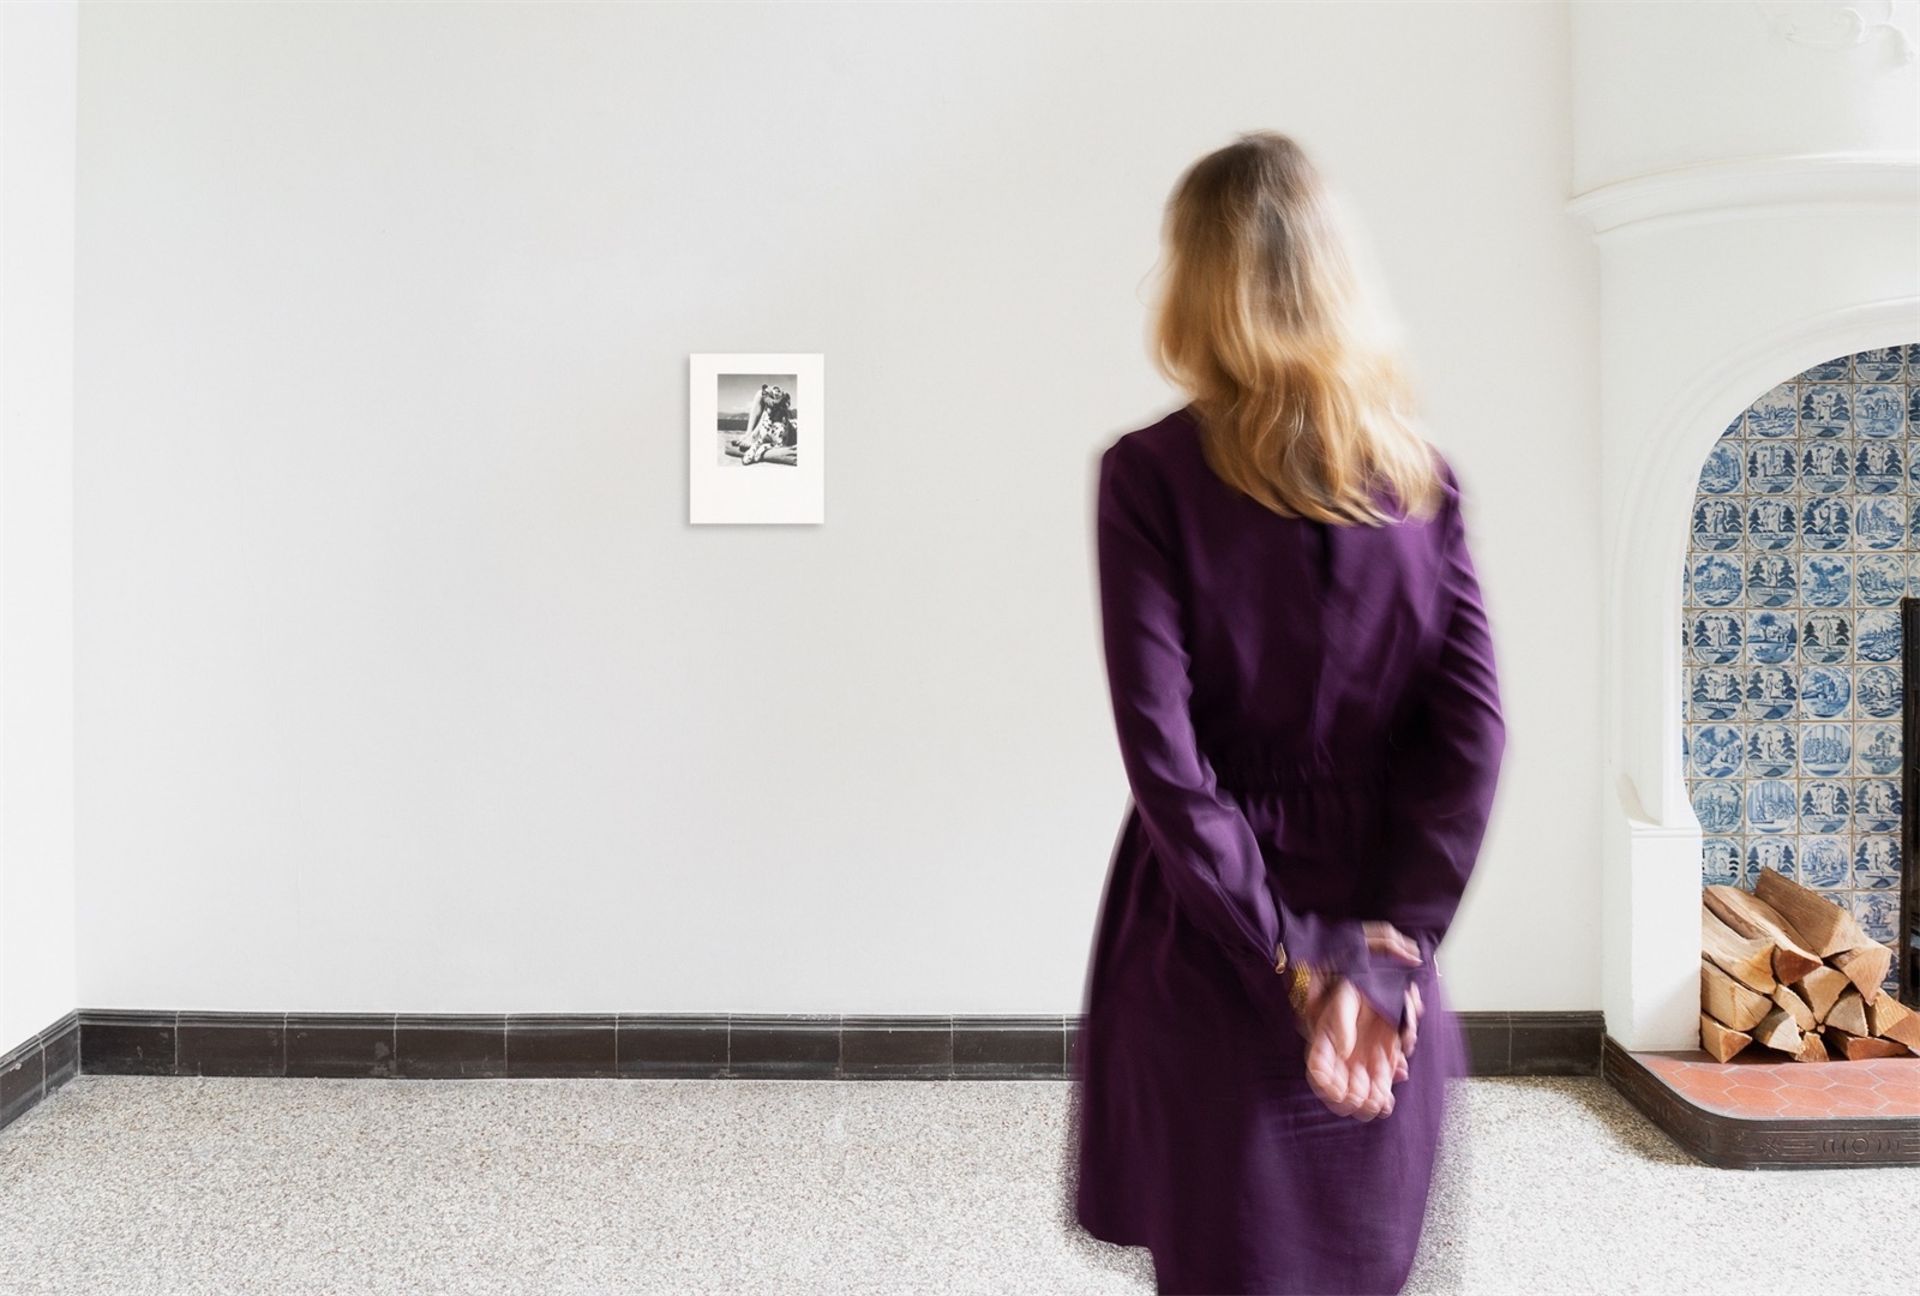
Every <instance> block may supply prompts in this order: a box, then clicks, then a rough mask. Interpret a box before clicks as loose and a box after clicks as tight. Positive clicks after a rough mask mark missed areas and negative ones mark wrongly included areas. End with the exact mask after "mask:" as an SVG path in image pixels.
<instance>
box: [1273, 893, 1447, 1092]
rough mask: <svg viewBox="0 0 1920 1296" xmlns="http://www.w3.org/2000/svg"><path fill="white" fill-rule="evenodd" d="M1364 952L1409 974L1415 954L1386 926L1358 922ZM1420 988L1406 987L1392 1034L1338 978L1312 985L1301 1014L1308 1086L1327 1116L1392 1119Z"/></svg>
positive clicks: (1416, 950) (1415, 949)
mask: <svg viewBox="0 0 1920 1296" xmlns="http://www.w3.org/2000/svg"><path fill="white" fill-rule="evenodd" d="M1361 926H1362V927H1363V928H1364V929H1365V931H1366V936H1367V949H1368V950H1369V951H1371V952H1372V953H1374V954H1376V955H1385V956H1386V957H1388V958H1393V959H1398V960H1399V961H1400V962H1402V963H1404V964H1406V965H1408V966H1415V965H1417V964H1419V962H1420V957H1421V956H1420V947H1419V946H1418V945H1416V944H1415V943H1414V942H1413V941H1412V940H1411V939H1410V938H1409V937H1408V936H1407V935H1406V934H1405V933H1404V932H1402V931H1401V930H1400V929H1399V928H1397V927H1395V926H1394V925H1393V924H1392V923H1388V922H1371V921H1370V922H1365V923H1362V924H1361ZM1421 1008H1422V1005H1421V1002H1420V987H1419V985H1418V984H1416V983H1409V984H1408V986H1407V995H1406V1012H1405V1013H1404V1014H1403V1018H1402V1022H1401V1025H1400V1026H1399V1028H1398V1029H1396V1028H1395V1027H1394V1026H1393V1025H1392V1023H1390V1022H1388V1021H1387V1020H1386V1018H1384V1017H1382V1016H1381V1015H1380V1014H1379V1013H1377V1012H1375V1011H1374V1010H1373V1006H1372V1005H1371V1004H1370V1003H1368V1002H1367V998H1366V996H1365V995H1362V994H1361V993H1360V992H1359V990H1357V989H1356V988H1355V987H1354V984H1353V983H1352V982H1351V981H1349V980H1347V979H1346V978H1345V977H1331V978H1325V979H1322V978H1315V979H1314V980H1313V982H1312V983H1311V984H1310V985H1309V987H1308V990H1307V997H1306V1001H1305V1003H1304V1005H1303V1007H1302V1010H1301V1014H1300V1016H1301V1021H1300V1023H1299V1024H1300V1029H1301V1032H1302V1033H1303V1034H1304V1035H1305V1036H1306V1038H1307V1081H1308V1083H1309V1084H1311V1085H1312V1086H1313V1091H1314V1093H1316V1094H1317V1095H1319V1097H1320V1101H1321V1102H1323V1103H1325V1104H1326V1105H1327V1107H1328V1109H1329V1110H1331V1111H1333V1112H1335V1113H1337V1114H1339V1115H1341V1116H1351V1117H1353V1118H1354V1119H1355V1120H1363V1121H1369V1120H1373V1119H1374V1118H1375V1117H1378V1116H1386V1115H1388V1114H1390V1113H1391V1112H1392V1111H1393V1085H1394V1082H1395V1081H1398V1080H1405V1079H1406V1078H1407V1059H1408V1058H1409V1057H1411V1056H1412V1055H1413V1046H1414V1042H1415V1040H1416V1039H1418V1038H1419V1031H1418V1027H1419V1022H1420V1013H1421Z"/></svg>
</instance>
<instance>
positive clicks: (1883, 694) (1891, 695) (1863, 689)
mask: <svg viewBox="0 0 1920 1296" xmlns="http://www.w3.org/2000/svg"><path fill="white" fill-rule="evenodd" d="M1900 695H1901V687H1900V672H1899V671H1897V670H1895V669H1894V668H1893V667H1891V666H1866V667H1863V668H1861V669H1860V670H1858V671H1856V672H1855V673H1854V676H1853V696H1854V707H1855V710H1856V711H1857V712H1858V713H1859V714H1860V715H1861V716H1862V717H1863V718H1864V717H1867V716H1871V717H1873V718H1874V719H1876V720H1884V719H1886V718H1887V717H1889V716H1896V715H1899V714H1900V701H1901V696H1900Z"/></svg>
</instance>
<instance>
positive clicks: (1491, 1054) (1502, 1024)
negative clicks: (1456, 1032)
mask: <svg viewBox="0 0 1920 1296" xmlns="http://www.w3.org/2000/svg"><path fill="white" fill-rule="evenodd" d="M1455 1015H1456V1016H1457V1017H1458V1018H1459V1019H1460V1029H1461V1032H1462V1033H1463V1034H1464V1035H1465V1036H1466V1041H1467V1074H1468V1075H1470V1076H1503V1075H1512V1074H1513V1060H1512V1059H1513V1023H1512V1020H1511V1019H1510V1017H1509V1016H1508V1014H1506V1013H1503V1012H1463V1013H1457V1014H1455Z"/></svg>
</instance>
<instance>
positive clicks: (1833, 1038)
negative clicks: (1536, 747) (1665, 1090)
mask: <svg viewBox="0 0 1920 1296" xmlns="http://www.w3.org/2000/svg"><path fill="white" fill-rule="evenodd" d="M1825 1035H1826V1039H1827V1051H1828V1052H1830V1053H1832V1054H1833V1055H1834V1056H1835V1057H1839V1058H1844V1059H1845V1060H1846V1061H1848V1062H1863V1061H1865V1060H1866V1059H1868V1058H1883V1057H1904V1056H1906V1052H1907V1046H1906V1045H1904V1044H1902V1043H1901V1042H1900V1041H1899V1040H1890V1039H1873V1038H1871V1037H1869V1036H1865V1035H1849V1034H1847V1032H1845V1031H1843V1030H1835V1029H1834V1028H1833V1027H1831V1026H1829V1027H1827V1029H1826V1031H1825ZM1721 1060H1722V1061H1725V1060H1726V1059H1724V1058H1722V1059H1721Z"/></svg>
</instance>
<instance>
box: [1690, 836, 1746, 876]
mask: <svg viewBox="0 0 1920 1296" xmlns="http://www.w3.org/2000/svg"><path fill="white" fill-rule="evenodd" d="M1740 855H1741V852H1740V839H1739V838H1738V837H1708V838H1705V839H1704V840H1702V842H1701V843H1700V885H1701V886H1703V887H1708V886H1739V885H1740V884H1741V881H1742V877H1741V868H1740Z"/></svg>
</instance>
